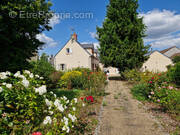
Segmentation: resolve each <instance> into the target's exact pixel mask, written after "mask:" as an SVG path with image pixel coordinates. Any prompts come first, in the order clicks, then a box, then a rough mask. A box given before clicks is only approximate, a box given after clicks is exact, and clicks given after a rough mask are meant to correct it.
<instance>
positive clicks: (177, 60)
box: [172, 56, 180, 63]
mask: <svg viewBox="0 0 180 135" xmlns="http://www.w3.org/2000/svg"><path fill="white" fill-rule="evenodd" d="M172 61H173V63H178V62H180V56H175V57H174V58H173V59H172Z"/></svg>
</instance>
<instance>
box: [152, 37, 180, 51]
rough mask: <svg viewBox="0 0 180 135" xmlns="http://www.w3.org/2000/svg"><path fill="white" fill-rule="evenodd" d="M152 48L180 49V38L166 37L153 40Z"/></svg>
mask: <svg viewBox="0 0 180 135" xmlns="http://www.w3.org/2000/svg"><path fill="white" fill-rule="evenodd" d="M151 45H152V47H155V48H160V49H161V48H168V47H172V46H177V47H179V48H180V36H178V35H176V36H168V37H166V38H163V39H160V40H155V41H153V42H152V43H151Z"/></svg>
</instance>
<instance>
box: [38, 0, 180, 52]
mask: <svg viewBox="0 0 180 135" xmlns="http://www.w3.org/2000/svg"><path fill="white" fill-rule="evenodd" d="M51 2H52V4H53V6H52V7H51V10H52V11H54V13H55V15H54V16H53V17H52V18H51V20H50V24H49V25H50V26H52V30H50V31H45V32H43V33H42V34H39V35H37V38H38V39H39V40H40V41H43V42H44V43H45V45H44V48H43V50H40V51H39V53H40V54H42V53H47V54H48V55H55V54H56V53H57V52H58V51H59V50H60V49H61V48H62V47H63V46H64V45H65V44H66V42H67V41H68V40H69V39H70V36H71V34H72V33H74V32H76V33H77V35H78V41H79V42H80V43H93V44H94V45H95V46H98V45H99V43H98V41H97V40H96V38H95V37H96V27H97V26H102V23H103V21H104V19H105V16H106V6H107V5H108V3H109V0H51ZM179 5H180V0H139V9H138V12H139V14H140V16H143V18H144V23H145V25H146V26H147V30H146V35H147V37H146V38H144V43H145V45H148V44H150V45H151V46H152V49H153V50H163V49H166V48H168V47H172V46H177V47H180V8H179Z"/></svg>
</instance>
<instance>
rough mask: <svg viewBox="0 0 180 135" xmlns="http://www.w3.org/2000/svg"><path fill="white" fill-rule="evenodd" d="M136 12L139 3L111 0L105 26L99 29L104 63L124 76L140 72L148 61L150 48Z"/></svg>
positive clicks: (140, 18) (131, 0)
mask: <svg viewBox="0 0 180 135" xmlns="http://www.w3.org/2000/svg"><path fill="white" fill-rule="evenodd" d="M137 9H138V1H137V0H110V4H109V5H108V7H107V15H106V19H105V20H104V23H103V26H102V28H100V27H97V34H98V40H99V42H100V48H99V51H100V60H101V62H102V63H103V64H104V65H105V66H112V67H116V68H118V69H119V71H120V72H121V73H122V72H123V71H125V70H127V69H133V68H140V67H141V66H142V64H143V62H144V61H145V60H147V58H148V56H147V55H145V54H147V53H148V50H149V46H144V43H143V39H142V38H143V37H145V34H144V33H145V25H144V24H143V18H142V17H139V16H138V12H137Z"/></svg>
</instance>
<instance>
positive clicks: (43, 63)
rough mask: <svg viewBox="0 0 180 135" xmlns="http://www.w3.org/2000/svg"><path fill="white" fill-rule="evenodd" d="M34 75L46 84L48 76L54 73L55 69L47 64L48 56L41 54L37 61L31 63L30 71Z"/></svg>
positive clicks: (48, 79)
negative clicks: (40, 77)
mask: <svg viewBox="0 0 180 135" xmlns="http://www.w3.org/2000/svg"><path fill="white" fill-rule="evenodd" d="M29 70H30V71H31V72H33V73H34V74H38V75H40V76H42V77H44V79H45V80H46V81H47V82H48V81H50V78H49V77H50V75H51V74H52V73H53V72H54V71H55V68H54V67H53V66H52V65H51V64H50V63H49V62H48V56H47V55H46V54H45V53H43V54H42V55H41V57H40V59H39V60H37V61H32V62H31V69H29Z"/></svg>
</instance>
